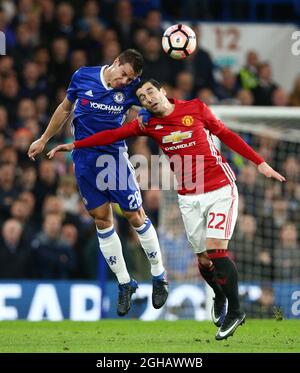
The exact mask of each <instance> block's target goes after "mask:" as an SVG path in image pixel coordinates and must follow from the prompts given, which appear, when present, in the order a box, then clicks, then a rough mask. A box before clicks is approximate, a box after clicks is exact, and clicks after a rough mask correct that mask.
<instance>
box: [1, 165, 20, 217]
mask: <svg viewBox="0 0 300 373" xmlns="http://www.w3.org/2000/svg"><path fill="white" fill-rule="evenodd" d="M15 176H16V169H15V166H14V165H13V164H9V163H4V164H2V165H0V220H1V221H3V220H5V219H6V218H8V216H9V209H10V206H11V205H12V203H13V201H14V200H15V199H16V198H17V196H18V193H19V188H18V187H17V186H16V184H15Z"/></svg>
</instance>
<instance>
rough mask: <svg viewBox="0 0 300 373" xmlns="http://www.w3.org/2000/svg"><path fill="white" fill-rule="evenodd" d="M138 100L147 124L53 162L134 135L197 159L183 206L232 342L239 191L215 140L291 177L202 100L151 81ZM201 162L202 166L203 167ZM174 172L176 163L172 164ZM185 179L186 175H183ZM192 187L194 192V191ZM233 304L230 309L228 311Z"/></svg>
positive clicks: (90, 140)
mask: <svg viewBox="0 0 300 373" xmlns="http://www.w3.org/2000/svg"><path fill="white" fill-rule="evenodd" d="M136 95H137V98H138V99H139V101H140V103H141V104H142V106H143V107H144V108H146V109H147V110H148V111H150V112H151V113H152V117H151V118H150V120H149V121H148V123H147V124H145V125H143V124H141V123H140V119H139V120H138V119H136V120H133V121H131V122H129V123H127V124H125V125H124V126H123V127H121V128H118V129H114V130H106V131H101V132H99V133H97V134H95V135H93V136H90V137H87V138H86V139H84V140H80V141H75V142H74V143H73V144H64V145H59V146H57V147H56V148H54V149H53V150H51V151H50V152H49V153H48V156H49V157H50V158H52V157H53V156H54V154H55V153H56V152H57V151H70V150H73V149H74V148H75V149H76V148H81V147H92V146H96V145H97V146H99V145H107V144H110V143H113V142H115V141H117V140H120V139H125V138H128V137H130V136H139V135H144V136H149V137H152V138H153V139H154V140H155V141H156V142H157V143H158V144H159V146H160V147H161V149H162V150H163V152H164V153H165V154H166V155H167V156H168V157H169V159H170V160H171V159H172V157H173V156H177V157H180V159H181V160H182V164H184V160H185V158H186V157H188V156H190V157H191V158H192V161H193V162H192V166H191V168H190V169H188V170H185V169H184V167H181V168H178V169H176V167H175V168H174V173H175V175H176V177H177V180H180V179H181V178H182V177H184V182H183V183H181V184H180V183H179V188H178V203H179V208H180V211H181V215H182V218H183V223H184V226H185V231H186V234H187V237H188V240H189V242H190V244H191V246H192V248H193V250H194V253H195V254H196V255H197V258H198V264H199V271H200V273H201V275H202V276H203V278H204V279H205V281H206V282H207V283H208V284H209V285H210V286H211V288H212V289H213V291H214V293H215V297H214V302H213V307H212V320H213V322H214V324H215V325H216V326H218V327H219V329H218V331H217V333H216V336H215V338H216V339H217V340H222V339H226V338H228V337H229V336H231V335H233V333H234V332H235V330H236V328H237V327H238V326H239V325H242V324H243V323H244V321H245V313H244V312H243V311H242V310H241V309H240V304H239V296H238V272H237V269H236V266H235V264H234V263H233V262H232V260H231V259H230V258H229V256H228V250H227V249H228V243H229V240H230V238H231V236H232V233H233V230H234V226H235V223H236V219H237V212H238V191H237V187H236V185H235V175H234V172H233V171H232V169H231V167H230V166H229V164H228V163H227V162H226V160H225V159H224V158H223V157H222V155H221V154H220V152H219V151H218V149H217V148H216V146H215V145H214V141H213V138H212V135H215V136H217V137H218V138H219V140H220V141H221V142H222V143H224V144H226V145H227V146H228V147H229V148H231V149H232V150H234V151H235V152H237V153H238V154H240V155H242V156H243V157H245V158H246V159H248V160H250V161H252V162H253V163H254V164H255V165H256V166H257V169H258V171H259V172H260V173H262V174H263V175H265V176H266V177H273V178H275V179H277V180H278V181H280V182H282V181H285V178H284V177H283V176H282V175H280V174H279V173H278V172H276V171H275V170H273V168H272V167H270V166H269V165H268V164H267V163H266V162H265V161H264V159H263V158H262V157H260V156H259V154H257V153H256V152H255V151H254V150H253V149H252V148H251V147H250V146H249V145H248V144H247V143H246V142H245V141H244V140H243V139H242V138H241V137H240V136H239V135H237V134H236V133H234V132H233V131H231V130H229V129H228V128H226V126H225V125H224V124H223V123H222V121H220V120H219V119H218V118H216V117H215V115H214V114H213V113H212V112H211V110H210V109H209V108H208V107H207V106H206V105H205V104H204V103H203V102H201V101H200V100H198V99H193V100H190V101H182V100H176V99H168V98H167V97H166V93H165V91H164V89H163V88H162V87H161V85H160V84H159V83H158V82H157V81H155V80H153V79H149V80H146V81H142V82H140V83H139V84H138V85H137V87H136ZM197 157H200V158H201V160H202V163H201V162H200V163H199V164H198V162H197ZM170 165H171V168H173V164H172V162H170ZM186 173H187V174H189V175H188V178H187V180H188V182H191V179H192V181H194V180H197V174H198V173H200V174H201V173H202V175H203V178H202V179H201V178H200V179H201V180H202V185H201V183H200V186H199V185H198V184H197V183H196V185H195V184H194V185H193V184H191V185H188V186H189V188H188V187H187V185H186V184H185V182H186V179H185V176H186V175H185V174H186ZM183 174H184V175H183ZM190 186H192V188H190ZM226 304H228V307H226Z"/></svg>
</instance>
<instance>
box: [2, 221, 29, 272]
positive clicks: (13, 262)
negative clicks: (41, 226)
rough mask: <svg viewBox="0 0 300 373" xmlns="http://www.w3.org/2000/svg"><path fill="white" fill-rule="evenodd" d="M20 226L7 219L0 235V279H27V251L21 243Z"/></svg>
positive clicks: (26, 247) (21, 230)
mask: <svg viewBox="0 0 300 373" xmlns="http://www.w3.org/2000/svg"><path fill="white" fill-rule="evenodd" d="M22 232H23V229H22V225H21V223H19V222H18V221H17V220H16V219H8V220H6V221H5V223H4V224H3V226H2V232H1V235H0V278H1V279H19V278H26V277H28V265H29V250H28V246H26V245H23V243H22Z"/></svg>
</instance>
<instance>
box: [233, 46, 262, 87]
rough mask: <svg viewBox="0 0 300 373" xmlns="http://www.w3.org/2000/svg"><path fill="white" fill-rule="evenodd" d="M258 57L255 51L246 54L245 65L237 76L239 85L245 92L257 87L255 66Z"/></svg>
mask: <svg viewBox="0 0 300 373" xmlns="http://www.w3.org/2000/svg"><path fill="white" fill-rule="evenodd" d="M258 61H259V60H258V55H257V53H256V52H255V51H253V50H250V51H248V52H247V56H246V65H245V66H244V67H243V68H242V69H241V70H240V72H239V74H238V81H239V85H240V86H241V87H242V88H243V89H245V90H251V89H254V88H255V87H256V86H257V85H258V77H257V66H258Z"/></svg>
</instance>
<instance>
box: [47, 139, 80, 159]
mask: <svg viewBox="0 0 300 373" xmlns="http://www.w3.org/2000/svg"><path fill="white" fill-rule="evenodd" d="M74 148H75V145H74V144H73V143H71V144H61V145H57V146H56V147H55V148H53V149H52V150H50V152H48V153H47V156H48V158H49V159H51V158H53V157H54V156H55V153H56V152H71V151H72V150H73V149H74Z"/></svg>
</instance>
